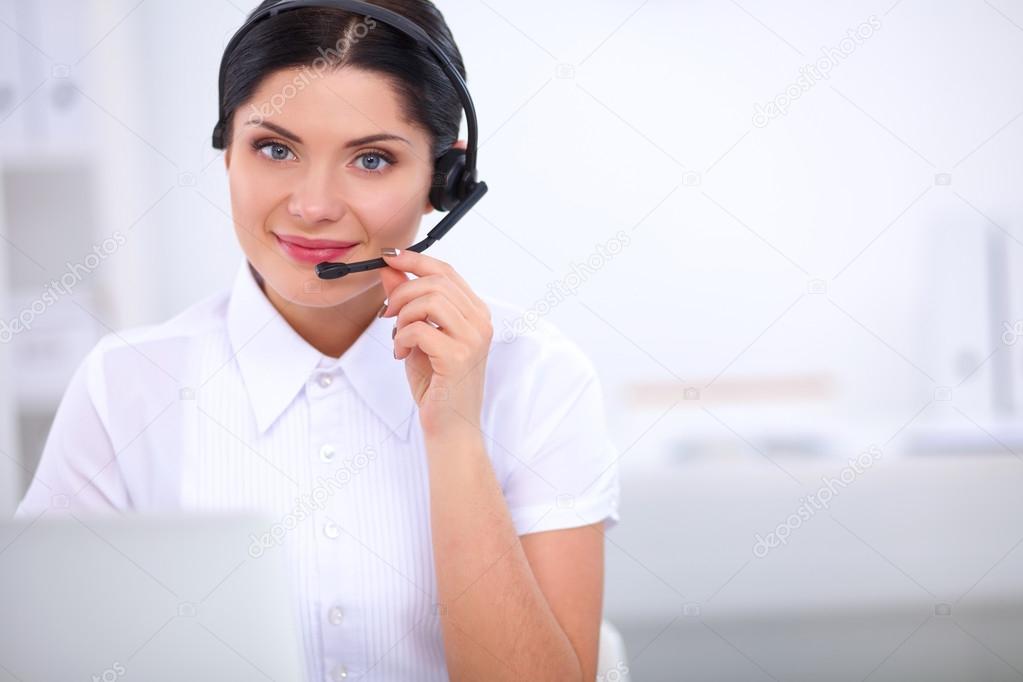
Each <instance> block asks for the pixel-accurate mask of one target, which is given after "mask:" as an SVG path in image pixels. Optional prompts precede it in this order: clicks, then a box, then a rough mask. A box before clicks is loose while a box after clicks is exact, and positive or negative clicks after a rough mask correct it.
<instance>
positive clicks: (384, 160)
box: [358, 151, 394, 173]
mask: <svg viewBox="0 0 1023 682" xmlns="http://www.w3.org/2000/svg"><path fill="white" fill-rule="evenodd" d="M358 158H359V159H361V160H363V161H364V164H363V165H362V166H361V167H360V169H361V170H364V171H366V172H367V173H381V172H383V169H384V168H386V167H387V166H391V165H393V164H394V159H392V158H391V156H390V155H389V154H385V153H384V152H380V151H371V152H365V153H363V154H360V155H359V157H358ZM385 164H386V165H385Z"/></svg>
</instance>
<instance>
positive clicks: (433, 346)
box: [394, 320, 466, 376]
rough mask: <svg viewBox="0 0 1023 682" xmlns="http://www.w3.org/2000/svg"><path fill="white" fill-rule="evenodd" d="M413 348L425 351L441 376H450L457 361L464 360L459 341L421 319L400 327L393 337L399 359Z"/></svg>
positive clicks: (396, 355) (434, 368) (406, 355)
mask: <svg viewBox="0 0 1023 682" xmlns="http://www.w3.org/2000/svg"><path fill="white" fill-rule="evenodd" d="M414 348H418V349H419V350H421V351H422V352H423V353H425V354H426V356H427V357H428V358H430V365H431V366H432V367H433V371H434V372H436V373H437V374H440V375H442V376H450V375H451V374H452V373H453V371H454V369H455V368H456V367H457V366H458V363H460V362H464V358H465V353H466V352H465V351H464V350H463V348H464V346H463V345H462V344H461V343H459V342H458V341H456V340H455V339H453V338H451V337H450V336H448V335H447V334H445V333H444V332H442V331H440V330H438V329H434V328H433V327H431V326H430V325H429V324H427V323H426V322H423V321H421V320H420V321H416V322H413V323H412V324H410V325H407V326H405V327H402V328H401V329H399V330H398V333H397V334H396V335H395V337H394V349H395V353H394V355H395V357H396V358H398V359H399V360H404V359H405V358H406V357H408V355H409V354H410V353H411V352H412V350H413V349H414Z"/></svg>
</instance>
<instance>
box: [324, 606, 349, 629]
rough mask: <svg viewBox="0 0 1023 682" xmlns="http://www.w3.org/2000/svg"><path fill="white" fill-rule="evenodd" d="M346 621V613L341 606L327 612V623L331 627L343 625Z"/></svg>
mask: <svg viewBox="0 0 1023 682" xmlns="http://www.w3.org/2000/svg"><path fill="white" fill-rule="evenodd" d="M344 619H345V614H344V612H342V611H341V607H340V606H334V607H332V608H331V609H330V611H327V622H329V623H330V624H331V625H341V621H343V620H344Z"/></svg>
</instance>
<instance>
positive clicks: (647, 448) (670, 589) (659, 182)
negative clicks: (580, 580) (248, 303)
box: [0, 0, 1023, 680]
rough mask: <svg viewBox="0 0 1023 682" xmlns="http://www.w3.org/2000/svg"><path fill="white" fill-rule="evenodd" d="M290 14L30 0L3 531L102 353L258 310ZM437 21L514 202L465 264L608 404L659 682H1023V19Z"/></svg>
mask: <svg viewBox="0 0 1023 682" xmlns="http://www.w3.org/2000/svg"><path fill="white" fill-rule="evenodd" d="M255 4H256V3H254V2H240V1H239V0H174V1H171V0H142V1H141V2H139V1H138V0H125V1H120V0H116V1H115V0H103V1H99V0H88V1H87V0H76V1H72V0H44V1H39V0H37V1H32V2H29V1H28V0H0V311H3V316H2V318H0V341H3V343H0V373H2V374H0V376H2V377H3V380H2V385H0V452H2V454H3V456H2V457H0V467H3V471H2V474H3V475H2V478H0V480H2V482H3V487H2V490H0V506H3V507H4V508H7V509H10V510H12V511H13V509H14V506H15V504H16V502H17V500H18V499H20V496H21V494H22V492H23V490H24V488H25V486H26V485H27V482H28V480H29V477H30V476H31V472H32V471H33V468H34V466H35V462H36V459H37V458H38V456H39V453H40V452H41V450H42V445H43V442H44V439H45V437H46V433H47V430H48V428H49V423H50V419H51V418H52V415H53V411H54V410H55V408H56V405H57V402H58V401H59V399H60V396H61V394H62V392H63V389H64V386H65V385H66V382H67V380H68V379H69V377H70V375H71V372H72V371H73V369H74V368H75V366H76V365H77V364H78V362H79V361H80V360H81V358H82V357H83V356H84V355H85V353H86V352H87V351H88V350H89V348H91V346H92V344H94V343H95V341H96V340H97V339H98V338H99V336H101V335H103V334H105V333H108V332H110V331H114V330H118V329H122V328H125V327H128V326H135V325H141V324H154V323H158V322H160V321H162V320H165V319H167V318H169V317H171V316H172V315H174V314H175V313H176V312H178V311H180V310H181V309H183V308H185V307H187V306H188V305H190V304H191V303H194V302H195V301H197V300H199V299H200V298H203V297H205V296H207V295H209V294H210V293H213V292H215V291H216V290H218V289H221V288H226V287H228V286H229V285H230V281H231V278H232V275H233V274H234V268H235V266H236V264H237V262H238V258H239V257H240V250H239V248H238V246H237V245H236V242H235V239H234V234H233V231H232V227H231V221H230V217H229V199H228V193H227V185H226V177H225V173H224V166H223V159H222V158H221V155H220V153H219V152H216V151H215V150H213V149H212V148H211V146H210V133H211V130H212V126H213V124H214V123H215V117H216V109H217V103H216V97H217V92H216V77H217V69H218V66H219V60H220V57H221V53H222V50H223V48H224V46H225V44H226V42H227V40H228V38H229V37H230V35H231V34H232V33H233V32H234V30H235V29H237V27H238V26H239V25H240V24H241V23H242V21H243V19H244V17H245V15H246V14H247V13H248V11H249V10H251V9H252V7H254V6H255ZM438 5H439V7H440V8H441V9H442V11H443V12H444V14H445V16H446V17H447V19H448V22H449V24H450V25H451V27H452V30H453V32H454V34H455V38H456V40H457V41H458V43H459V46H460V48H461V50H462V53H463V55H464V57H465V60H466V63H467V68H468V73H469V79H468V82H469V86H470V89H471V91H472V93H473V96H474V99H475V101H476V106H477V109H478V113H479V118H480V125H481V140H482V147H481V152H480V168H481V177H482V178H483V179H485V180H486V181H487V182H488V184H489V185H490V188H491V191H490V193H489V194H488V196H487V197H486V198H485V199H484V200H483V201H482V202H481V203H480V204H479V206H478V207H477V209H475V210H474V211H473V212H472V213H471V214H470V215H469V216H468V217H467V218H466V219H465V220H464V221H463V222H462V223H461V224H460V225H459V226H458V227H457V228H456V229H455V230H454V231H452V232H451V233H450V235H449V236H448V237H447V238H446V239H444V240H443V241H442V242H440V243H439V244H437V245H436V246H434V247H433V248H432V249H431V251H430V253H431V255H434V256H435V257H438V258H442V259H444V260H447V261H448V262H450V263H452V264H453V265H454V266H455V267H456V268H457V269H458V270H459V272H461V273H462V274H463V276H464V277H465V278H466V280H467V281H469V282H470V283H471V284H472V285H473V287H474V288H475V289H477V290H478V291H479V292H481V293H485V294H488V295H492V296H496V297H498V298H503V299H505V300H508V301H511V302H514V303H516V304H518V305H520V306H522V307H524V308H528V309H531V310H536V311H538V312H540V313H542V316H543V317H544V318H545V319H547V320H549V321H550V322H552V323H554V324H555V325H556V326H558V327H559V328H560V329H562V330H563V331H565V332H566V333H567V334H568V335H569V336H570V337H572V338H573V339H574V340H576V341H577V342H578V343H579V344H580V345H581V346H582V347H583V349H584V350H585V351H586V352H587V353H588V354H589V355H590V357H591V358H592V359H593V360H594V362H595V364H596V365H597V367H598V369H599V370H600V373H601V377H602V380H603V382H604V388H605V395H606V401H607V412H608V419H609V422H610V424H611V427H612V433H613V436H614V439H615V442H616V444H617V445H618V446H619V448H620V450H621V453H622V456H621V459H620V467H621V473H622V485H623V488H622V493H623V497H622V509H621V516H622V521H621V524H620V526H619V527H618V528H616V529H615V530H613V531H612V532H611V533H609V535H608V545H607V588H606V596H605V614H606V616H607V618H608V619H609V620H611V621H612V622H614V623H615V624H616V625H617V626H618V628H619V629H620V630H621V632H622V634H623V635H624V637H625V640H626V645H627V647H628V649H629V655H630V659H629V668H630V671H631V674H632V677H633V679H635V680H675V679H715V680H716V679H721V680H725V679H742V680H754V679H757V680H759V679H808V680H809V679H817V680H819V679H836V680H837V679H856V680H861V679H864V678H866V677H869V678H870V679H874V680H876V679H966V678H971V679H980V677H978V675H981V674H982V675H983V678H984V679H991V680H995V679H997V680H1002V679H1019V678H1021V677H1023V650H1021V649H1020V648H1019V646H1018V645H1019V641H1020V636H1021V633H1023V548H1021V541H1023V496H1021V494H1020V491H1021V489H1023V420H1021V417H1023V351H1021V350H1020V346H1023V343H1021V342H1020V341H1023V192H1021V191H1020V190H1021V188H1023V120H1021V119H1023V88H1021V87H1020V83H1021V82H1023V5H1020V3H1019V2H1013V1H1012V0H991V1H987V0H942V1H937V2H925V1H924V0H883V1H879V2H869V1H865V2H855V3H853V2H845V3H814V2H809V1H799V2H795V1H793V2H784V3H772V2H767V1H766V0H742V1H741V2H726V1H718V2H710V1H709V0H705V1H702V2H701V1H688V0H645V1H644V0H629V1H626V2H612V1H610V0H591V1H590V2H585V3H584V2H580V1H577V0H576V1H572V2H559V3H551V2H539V1H536V0H519V1H517V2H498V1H497V0H439V2H438ZM430 218H431V221H430V222H424V228H423V232H422V234H425V232H426V231H427V230H428V229H429V227H430V226H432V221H433V220H435V219H436V218H435V216H431V217H430ZM118 235H120V236H118ZM621 235H627V238H628V243H627V245H625V246H624V248H622V249H621V250H620V251H618V252H617V253H615V254H613V255H608V252H607V251H606V249H607V248H608V246H609V245H611V244H617V243H618V242H620V241H621V240H622V237H621ZM104 240H115V242H116V248H103V247H101V246H100V245H102V244H103V243H104ZM115 242H111V241H108V242H107V244H108V247H109V244H111V243H115ZM94 249H95V250H94ZM615 250H616V251H617V248H615ZM108 251H109V253H108ZM95 253H101V254H103V255H102V257H101V258H94V257H93V256H91V255H90V254H95ZM87 256H88V257H89V258H87ZM87 261H89V262H87ZM70 264H77V266H78V268H77V270H76V269H74V268H72V267H71V265H70ZM83 265H85V267H84V268H83V267H82V266H83ZM69 272H72V273H73V272H77V273H78V275H77V276H76V277H75V284H74V287H73V292H72V293H71V294H70V295H64V296H58V297H56V299H55V300H48V299H46V298H45V296H44V292H45V291H46V290H47V286H48V283H49V282H50V281H51V280H54V279H59V278H60V277H61V276H62V275H65V274H66V273H69ZM552 287H556V288H557V290H559V291H562V292H565V291H566V290H567V291H568V292H569V293H568V294H567V295H563V296H561V297H560V299H559V303H557V304H555V305H553V306H548V305H546V303H541V301H543V300H544V297H545V295H548V294H549V293H550V291H551V288H552ZM33 306H35V307H33ZM15 319H22V320H28V321H29V322H30V326H31V328H30V329H28V330H26V331H22V332H18V333H14V332H12V331H11V330H12V329H13V320H15ZM867 453H873V454H867ZM861 455H862V456H863V457H862V458H861V460H860V461H861V462H862V461H867V460H868V461H869V464H868V466H866V467H862V466H861V467H859V469H858V470H857V471H853V470H852V468H851V465H850V464H849V460H850V459H854V458H857V457H860V456H861ZM863 458H866V460H864V459H863ZM850 471H852V474H851V475H850V473H849V472H850ZM843 475H845V476H846V478H844V479H842V478H841V477H842V476H843ZM835 479H840V480H841V481H842V483H841V485H836V484H835V483H834V481H835ZM829 480H830V481H831V484H830V485H829V483H828V481H829ZM825 488H828V489H829V490H831V493H832V497H833V499H832V500H831V501H830V503H829V504H828V508H827V509H819V510H818V509H814V510H813V511H812V512H810V513H808V514H804V515H803V517H800V516H798V514H799V511H800V509H804V510H805V509H807V506H806V505H807V503H806V498H807V496H811V497H812V498H814V499H817V498H820V497H822V491H823V490H824V489H825ZM793 515H797V516H793ZM804 517H805V518H804ZM793 519H795V520H793ZM783 526H784V527H787V528H788V529H789V531H790V532H791V534H790V536H789V537H786V539H785V543H784V544H782V545H780V546H777V547H770V548H768V547H767V546H766V545H765V544H760V540H761V539H764V541H765V542H766V541H767V539H768V538H769V536H770V537H774V536H772V533H776V534H777V535H779V536H780V535H781V532H780V531H779V529H780V528H782V527H783ZM0 551H2V548H0ZM977 671H982V672H977ZM0 679H3V678H2V674H0Z"/></svg>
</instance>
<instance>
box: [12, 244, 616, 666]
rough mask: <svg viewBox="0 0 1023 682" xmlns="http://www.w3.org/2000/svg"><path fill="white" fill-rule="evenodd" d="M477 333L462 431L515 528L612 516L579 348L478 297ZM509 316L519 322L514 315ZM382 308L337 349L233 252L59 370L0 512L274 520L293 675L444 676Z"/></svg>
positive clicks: (413, 468)
mask: <svg viewBox="0 0 1023 682" xmlns="http://www.w3.org/2000/svg"><path fill="white" fill-rule="evenodd" d="M481 298H483V300H484V301H485V302H486V303H487V304H488V306H490V310H491V320H492V324H493V327H494V337H493V342H492V345H491V348H490V353H489V356H488V360H487V374H486V383H485V387H484V402H483V410H482V414H481V426H482V430H483V431H484V433H485V442H486V445H487V452H488V454H489V456H490V459H491V461H492V463H493V467H494V471H495V473H496V476H497V480H498V481H499V482H500V484H501V489H502V490H503V492H504V498H505V501H506V503H507V505H508V509H509V512H510V514H511V518H512V521H513V522H514V525H515V528H516V530H517V531H518V533H519V534H520V535H524V534H527V533H536V532H540V531H547V530H552V529H557V528H571V527H577V526H582V525H585V524H590V523H595V522H597V521H601V520H604V523H605V528H610V527H612V526H614V525H615V524H616V523H617V522H618V496H619V484H618V470H617V465H616V460H617V450H616V448H615V446H614V445H613V443H612V442H611V440H610V438H609V437H608V434H607V430H606V426H605V414H604V406H603V398H602V393H601V387H600V383H599V381H598V379H597V375H596V372H595V371H594V368H593V366H592V363H591V362H590V361H589V360H588V359H587V357H586V356H585V355H584V354H583V353H582V352H581V351H580V349H579V348H578V346H576V345H575V344H574V343H573V342H571V341H570V340H568V339H567V337H565V336H564V335H562V334H561V333H560V332H558V331H557V330H556V329H555V328H554V327H553V326H552V325H550V324H549V323H547V322H545V321H544V320H542V319H540V320H538V321H536V322H535V323H534V324H533V325H531V326H532V327H533V329H532V330H531V331H528V332H526V333H520V334H518V335H516V336H514V338H508V337H506V335H505V334H503V333H502V331H503V330H505V329H513V328H517V329H521V328H522V324H521V320H522V319H524V318H523V317H522V315H523V311H522V310H521V309H518V308H516V307H513V306H511V305H509V304H508V303H505V302H501V301H499V300H496V299H493V298H489V297H482V296H481ZM516 322H518V324H516ZM393 325H394V321H393V320H392V319H389V318H374V321H373V322H372V323H371V324H370V326H369V327H368V328H367V329H366V331H365V332H364V333H363V334H362V335H361V336H360V337H359V338H358V339H357V340H356V341H355V343H354V344H353V345H352V346H351V347H350V348H349V349H348V350H347V351H346V352H345V353H344V354H343V355H342V356H341V357H340V358H332V357H328V356H325V355H323V354H322V353H320V352H319V351H317V350H316V349H315V348H314V347H313V346H311V345H309V344H308V343H307V342H306V341H305V340H304V339H302V337H300V336H299V335H298V334H297V333H296V332H295V331H294V330H293V329H292V328H291V326H290V325H289V324H288V323H287V322H286V321H285V319H284V318H283V317H282V316H281V315H280V313H278V312H277V310H276V309H275V308H274V307H273V305H272V304H271V303H270V301H269V300H268V299H267V298H266V296H265V294H264V293H263V292H262V290H261V289H260V288H259V285H258V282H257V281H256V279H255V275H254V272H253V271H252V270H251V268H250V266H249V264H248V261H247V260H246V259H245V258H244V257H243V258H242V260H241V263H240V265H239V268H238V271H237V275H236V277H235V281H234V285H233V287H232V288H231V289H230V290H225V291H222V292H219V293H217V294H215V295H212V296H210V297H208V298H206V299H203V300H202V301H199V302H198V303H196V304H194V305H193V306H191V307H189V308H187V309H186V310H184V311H183V312H181V313H180V314H178V315H176V316H175V317H173V318H172V319H170V320H168V321H166V322H164V323H162V324H159V325H151V326H146V327H137V328H133V329H129V330H126V331H122V332H119V333H116V334H108V335H106V336H104V337H103V338H102V339H101V340H100V341H99V342H98V343H97V344H96V346H95V347H94V348H93V349H92V350H91V351H90V352H89V354H88V355H87V356H86V358H85V359H84V360H83V361H82V363H81V364H80V365H79V366H78V368H77V370H76V371H75V373H74V375H73V377H72V379H71V381H70V383H69V385H68V387H67V390H66V392H65V394H64V396H63V399H62V401H61V404H60V406H59V408H58V410H57V413H56V416H55V419H54V422H53V425H52V427H51V430H50V433H49V436H48V438H47V441H46V445H45V448H44V451H43V454H42V458H41V460H40V463H39V468H38V470H37V472H36V475H35V477H34V479H33V481H32V484H31V485H30V487H29V489H28V491H27V493H26V494H25V497H24V499H23V500H22V501H21V504H20V505H19V506H18V509H17V511H16V516H17V517H30V518H34V517H37V516H39V515H41V514H43V513H45V512H47V511H50V510H53V511H55V512H56V511H57V510H58V509H70V510H79V511H83V512H95V511H103V510H111V509H116V510H132V511H139V512H167V511H175V510H180V511H218V510H224V511H238V510H241V511H244V510H252V509H254V510H258V511H261V512H267V513H269V514H270V515H271V516H272V518H275V519H280V523H279V524H276V525H275V526H272V527H270V528H268V529H267V530H268V532H267V534H266V535H264V536H263V537H261V538H256V537H255V536H253V539H252V545H251V546H250V548H249V553H250V555H252V556H253V557H255V556H259V554H260V553H261V552H262V551H265V550H266V549H268V548H270V547H274V546H276V545H282V546H284V547H285V552H286V556H287V557H288V565H289V569H290V573H289V575H291V576H292V582H293V584H292V586H291V587H292V590H293V594H294V597H295V599H297V601H298V613H299V614H300V621H301V623H300V624H301V627H302V635H303V642H304V655H305V660H306V662H307V665H308V676H309V679H310V680H324V679H326V680H332V679H345V678H346V676H347V677H348V678H352V677H355V678H361V677H362V676H363V675H365V674H366V673H367V672H368V671H372V675H371V678H372V679H375V680H423V681H426V680H446V679H448V676H447V671H446V666H445V661H444V652H443V642H442V639H441V630H440V622H439V620H438V619H437V618H436V617H427V616H428V615H430V613H431V610H432V609H433V604H434V603H435V602H436V601H437V598H436V582H435V576H434V570H433V547H432V545H431V540H430V522H429V508H430V507H429V485H428V483H429V481H428V471H427V462H426V458H425V454H426V452H425V447H424V442H423V436H422V431H421V429H420V425H419V419H418V412H417V409H418V408H417V406H416V404H415V402H414V400H413V399H412V395H411V392H410V389H409V386H408V382H407V379H406V376H405V369H404V366H403V365H404V363H403V361H399V360H395V359H394V357H393V355H392V348H393V345H392V341H391V327H392V326H393Z"/></svg>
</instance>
